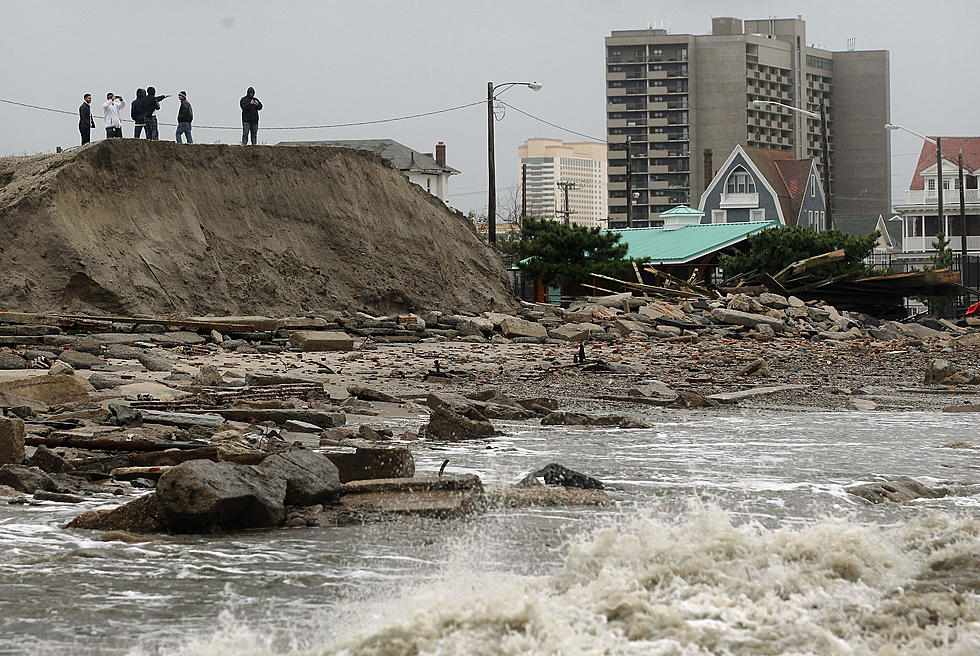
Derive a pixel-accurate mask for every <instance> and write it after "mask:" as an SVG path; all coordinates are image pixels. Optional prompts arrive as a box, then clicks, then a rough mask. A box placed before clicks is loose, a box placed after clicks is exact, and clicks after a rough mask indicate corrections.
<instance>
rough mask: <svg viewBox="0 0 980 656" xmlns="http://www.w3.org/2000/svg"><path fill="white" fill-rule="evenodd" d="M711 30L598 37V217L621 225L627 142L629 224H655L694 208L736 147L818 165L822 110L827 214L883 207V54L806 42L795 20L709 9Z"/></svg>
mask: <svg viewBox="0 0 980 656" xmlns="http://www.w3.org/2000/svg"><path fill="white" fill-rule="evenodd" d="M711 27H712V30H711V34H708V35H692V34H668V33H667V30H664V29H646V30H625V31H614V32H613V33H612V35H611V36H608V37H606V40H605V41H606V98H607V105H606V132H607V135H608V141H609V169H608V170H609V217H610V221H611V224H612V225H613V226H622V225H625V223H626V215H627V198H626V194H627V192H626V188H627V185H626V143H627V138H628V139H629V142H630V144H631V148H630V152H631V158H630V159H631V161H630V164H631V170H632V176H631V183H632V184H631V186H632V194H631V195H632V197H633V203H632V211H631V216H632V219H633V225H638V226H646V225H658V224H659V223H660V221H659V219H658V217H659V214H660V212H663V211H665V210H667V209H669V208H671V207H674V206H676V205H681V204H689V205H696V204H697V203H698V201H699V200H700V196H701V193H702V191H703V190H704V188H705V186H706V185H707V184H708V183H709V182H710V181H711V178H712V174H713V173H714V168H715V167H716V166H717V165H718V164H720V162H721V161H722V160H724V158H725V157H726V156H727V155H728V153H730V152H732V149H733V148H734V147H735V146H736V145H742V146H755V147H761V148H772V149H780V150H791V151H793V152H794V153H795V154H796V157H798V158H801V159H805V158H810V157H812V158H815V159H816V160H817V162H818V165H819V166H820V167H821V171H822V166H823V161H824V160H823V147H822V144H821V126H820V120H819V119H814V118H809V117H807V116H806V115H804V114H800V113H798V112H793V111H791V110H788V109H784V108H782V107H779V106H776V105H771V104H770V105H764V106H761V107H755V106H753V105H752V101H753V100H772V101H776V102H779V103H783V104H785V105H790V106H793V107H798V108H801V109H805V110H808V111H811V112H816V113H819V112H820V108H821V105H822V106H823V107H824V108H826V110H827V116H828V136H829V139H828V142H829V150H830V174H831V180H832V187H833V205H832V208H833V210H834V211H835V212H839V213H844V214H859V213H875V214H878V213H887V212H888V211H889V210H890V205H891V200H890V199H891V189H890V187H891V148H890V145H889V139H888V134H887V131H886V130H885V129H884V125H885V124H886V123H888V122H889V119H890V112H889V102H890V100H889V64H888V51H886V50H868V51H846V52H832V51H829V50H825V49H823V48H819V47H817V46H814V45H810V44H808V43H807V40H806V23H805V22H804V21H803V20H802V19H801V18H780V19H765V20H747V21H744V23H743V21H742V20H740V19H737V18H712V20H711Z"/></svg>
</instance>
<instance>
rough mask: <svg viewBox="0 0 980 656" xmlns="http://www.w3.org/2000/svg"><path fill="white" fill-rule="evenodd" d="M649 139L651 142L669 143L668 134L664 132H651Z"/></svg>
mask: <svg viewBox="0 0 980 656" xmlns="http://www.w3.org/2000/svg"><path fill="white" fill-rule="evenodd" d="M649 141H650V142H651V143H667V135H666V134H663V133H660V134H651V135H650V139H649Z"/></svg>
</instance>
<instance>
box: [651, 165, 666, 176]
mask: <svg viewBox="0 0 980 656" xmlns="http://www.w3.org/2000/svg"><path fill="white" fill-rule="evenodd" d="M650 173H654V174H657V173H667V166H666V165H664V164H658V165H655V166H651V167H650Z"/></svg>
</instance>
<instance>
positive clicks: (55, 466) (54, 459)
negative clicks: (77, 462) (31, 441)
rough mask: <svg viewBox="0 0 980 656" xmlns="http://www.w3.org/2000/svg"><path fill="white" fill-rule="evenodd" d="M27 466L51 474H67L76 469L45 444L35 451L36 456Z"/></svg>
mask: <svg viewBox="0 0 980 656" xmlns="http://www.w3.org/2000/svg"><path fill="white" fill-rule="evenodd" d="M27 464H28V466H30V467H37V468H38V469H40V470H41V471H43V472H47V473H49V474H67V473H69V472H71V471H72V470H73V469H74V467H72V466H71V465H70V464H68V461H67V460H65V459H64V458H62V457H61V456H59V455H58V454H57V453H55V452H54V451H52V450H51V449H49V448H48V447H46V446H44V445H43V444H42V445H41V446H39V447H37V449H35V450H34V455H32V456H31V459H30V460H28V461H27Z"/></svg>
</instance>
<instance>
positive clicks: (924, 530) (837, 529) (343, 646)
mask: <svg viewBox="0 0 980 656" xmlns="http://www.w3.org/2000/svg"><path fill="white" fill-rule="evenodd" d="M978 535H980V520H978V519H976V518H973V517H972V516H965V517H961V516H958V515H954V514H950V513H943V512H935V513H932V514H929V515H926V516H922V517H920V518H917V519H914V520H912V521H910V522H909V523H907V524H905V525H902V526H899V527H891V528H881V527H876V526H868V525H863V524H859V523H856V522H853V521H849V520H846V519H833V520H821V521H815V522H813V523H810V524H807V525H805V526H783V527H778V528H766V527H764V526H762V525H759V524H754V523H747V524H738V523H737V522H735V521H733V518H732V516H731V515H729V514H727V513H725V512H723V511H721V510H717V509H704V508H699V509H694V510H692V511H691V512H688V513H685V514H683V515H682V516H679V517H678V518H676V519H675V520H665V519H663V518H658V517H655V516H654V515H652V514H640V515H632V516H629V517H623V516H620V517H618V518H616V519H615V520H613V521H611V522H610V523H608V524H607V525H606V526H604V527H602V528H600V529H598V530H596V531H594V532H592V533H590V534H589V535H587V536H582V537H579V538H577V539H575V540H574V541H573V542H572V543H570V544H569V545H568V546H567V554H566V556H565V559H564V562H563V564H562V566H561V568H560V570H559V571H557V572H555V573H553V574H550V575H546V576H520V575H515V574H503V573H500V572H486V571H484V572H476V571H473V565H472V563H473V560H474V559H473V558H472V557H471V556H472V551H473V550H480V549H485V548H487V547H486V545H482V544H480V538H479V537H472V538H469V539H468V540H465V541H463V542H462V543H461V544H459V545H458V546H457V548H456V549H455V550H454V551H455V555H454V557H453V558H452V561H451V563H450V564H449V565H448V566H447V567H446V568H445V570H444V571H443V572H442V573H441V575H440V576H439V577H438V578H437V579H436V580H432V579H429V580H427V581H425V582H422V583H421V584H419V585H418V586H417V587H416V588H415V589H413V590H409V591H404V592H403V594H400V595H397V596H394V597H391V598H385V599H379V600H376V601H374V602H372V603H361V604H350V605H348V606H346V607H345V608H344V609H340V610H337V609H333V610H332V611H331V612H330V617H329V618H321V620H320V621H319V623H320V624H321V625H322V626H319V627H318V628H317V629H316V630H310V629H311V627H307V628H306V629H307V630H298V629H297V630H296V631H295V632H294V631H287V632H286V633H285V634H284V633H283V632H282V631H279V632H270V631H257V630H255V628H254V624H253V625H252V627H251V628H250V627H247V626H242V625H239V624H237V623H235V622H234V620H233V618H231V617H230V616H228V615H226V616H225V620H226V622H227V624H226V626H224V627H222V628H221V629H219V630H218V631H217V632H215V633H213V634H211V635H209V636H207V637H206V638H204V639H202V640H199V641H196V642H193V643H185V644H184V645H183V647H182V648H181V649H178V650H176V651H177V653H182V654H188V655H189V654H195V655H198V656H200V655H204V654H230V653H236V654H284V653H292V654H336V655H338V656H395V655H399V656H401V655H403V654H418V655H423V654H432V655H450V654H453V655H455V654H468V655H484V654H485V655H491V654H493V655H498V654H499V655H511V654H514V655H516V654H562V655H565V654H569V655H583V656H584V655H593V654H596V655H598V654H623V655H632V654H671V655H688V654H692V655H693V654H878V655H881V656H892V655H898V654H944V655H948V654H953V655H964V656H965V655H966V654H976V653H978V652H980V541H978ZM279 628H280V629H281V628H282V627H279ZM284 636H285V637H284ZM171 653H173V652H171Z"/></svg>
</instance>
